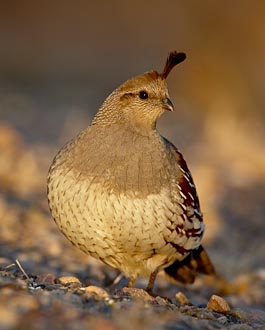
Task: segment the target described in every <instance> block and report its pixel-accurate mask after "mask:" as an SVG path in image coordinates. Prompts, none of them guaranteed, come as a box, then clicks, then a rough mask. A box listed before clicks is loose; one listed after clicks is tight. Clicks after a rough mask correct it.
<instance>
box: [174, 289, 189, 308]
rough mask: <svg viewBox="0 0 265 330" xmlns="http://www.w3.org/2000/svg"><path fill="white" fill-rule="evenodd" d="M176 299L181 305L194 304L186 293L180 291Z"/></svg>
mask: <svg viewBox="0 0 265 330" xmlns="http://www.w3.org/2000/svg"><path fill="white" fill-rule="evenodd" d="M176 299H177V301H178V302H179V303H180V304H181V305H192V304H191V303H190V301H189V299H188V298H187V297H186V296H185V295H184V293H182V292H180V291H179V292H177V293H176Z"/></svg>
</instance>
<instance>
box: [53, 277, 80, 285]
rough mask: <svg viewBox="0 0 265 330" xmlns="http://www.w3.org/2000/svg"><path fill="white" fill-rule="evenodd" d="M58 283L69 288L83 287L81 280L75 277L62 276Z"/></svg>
mask: <svg viewBox="0 0 265 330" xmlns="http://www.w3.org/2000/svg"><path fill="white" fill-rule="evenodd" d="M58 283H59V284H62V285H65V286H69V285H72V284H76V285H77V286H81V282H80V281H79V279H78V278H77V277H74V276H62V277H59V278H58Z"/></svg>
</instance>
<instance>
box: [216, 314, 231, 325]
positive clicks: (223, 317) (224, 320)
mask: <svg viewBox="0 0 265 330" xmlns="http://www.w3.org/2000/svg"><path fill="white" fill-rule="evenodd" d="M217 321H218V322H219V323H221V324H226V322H227V321H228V319H227V317H226V316H221V317H218V319H217Z"/></svg>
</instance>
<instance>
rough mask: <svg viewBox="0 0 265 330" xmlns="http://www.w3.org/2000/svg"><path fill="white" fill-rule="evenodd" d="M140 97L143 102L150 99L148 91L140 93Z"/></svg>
mask: <svg viewBox="0 0 265 330" xmlns="http://www.w3.org/2000/svg"><path fill="white" fill-rule="evenodd" d="M139 97H140V99H142V100H146V99H148V93H147V92H146V91H140V92H139Z"/></svg>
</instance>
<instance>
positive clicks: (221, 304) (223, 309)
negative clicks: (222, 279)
mask: <svg viewBox="0 0 265 330" xmlns="http://www.w3.org/2000/svg"><path fill="white" fill-rule="evenodd" d="M207 308H208V309H210V310H212V311H214V312H219V313H228V312H230V310H231V309H230V307H229V305H228V303H227V302H226V300H224V298H222V297H220V296H217V295H212V296H211V298H210V300H209V302H208V304H207Z"/></svg>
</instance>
